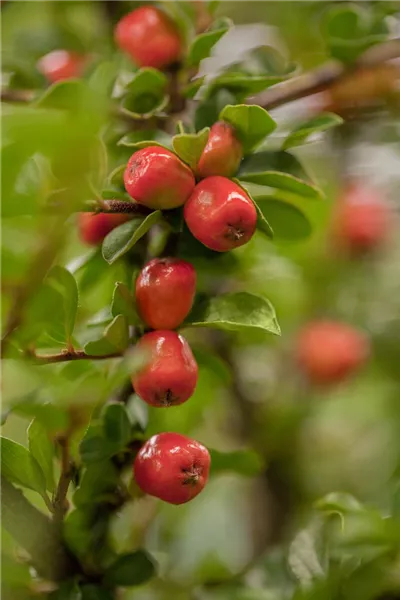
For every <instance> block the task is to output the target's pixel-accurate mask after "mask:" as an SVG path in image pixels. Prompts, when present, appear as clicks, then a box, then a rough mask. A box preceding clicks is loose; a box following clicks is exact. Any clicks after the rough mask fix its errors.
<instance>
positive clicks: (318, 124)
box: [282, 113, 343, 150]
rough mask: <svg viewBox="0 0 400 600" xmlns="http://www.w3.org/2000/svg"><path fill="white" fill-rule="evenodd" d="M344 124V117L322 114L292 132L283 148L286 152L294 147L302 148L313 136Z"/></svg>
mask: <svg viewBox="0 0 400 600" xmlns="http://www.w3.org/2000/svg"><path fill="white" fill-rule="evenodd" d="M342 123H343V119H342V117H339V115H335V114H334V113H322V114H320V115H318V116H317V117H314V118H313V119H310V120H309V121H307V122H306V123H303V124H302V125H300V126H299V127H297V128H296V129H295V130H294V131H292V132H291V133H290V134H289V135H288V137H287V138H286V140H285V141H284V143H283V146H282V147H283V149H284V150H287V149H288V148H293V147H294V146H300V145H301V144H303V143H304V142H305V141H306V140H307V138H309V137H310V136H311V135H314V134H315V133H320V132H322V131H326V130H327V129H331V128H332V127H337V126H338V125H341V124H342Z"/></svg>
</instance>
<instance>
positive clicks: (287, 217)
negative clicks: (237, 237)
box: [253, 195, 312, 241]
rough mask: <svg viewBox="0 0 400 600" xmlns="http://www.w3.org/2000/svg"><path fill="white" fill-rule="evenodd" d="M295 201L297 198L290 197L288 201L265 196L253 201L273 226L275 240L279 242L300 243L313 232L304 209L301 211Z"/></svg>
mask: <svg viewBox="0 0 400 600" xmlns="http://www.w3.org/2000/svg"><path fill="white" fill-rule="evenodd" d="M295 200H296V198H295V197H293V198H292V197H291V196H290V195H288V196H287V198H286V199H285V198H283V197H282V198H275V197H273V196H267V195H265V196H258V197H256V200H253V201H254V204H255V205H256V206H257V209H258V210H259V214H260V213H261V214H262V215H263V217H265V218H266V219H267V221H268V223H269V224H270V225H271V227H272V230H273V232H274V238H275V239H277V240H288V241H298V240H302V239H304V238H306V237H308V236H309V235H310V234H311V232H312V225H311V223H310V220H309V218H308V217H307V215H306V214H305V212H304V207H303V210H301V208H300V207H299V206H298V205H296V202H295ZM298 204H300V202H299V203H298ZM257 226H258V223H257Z"/></svg>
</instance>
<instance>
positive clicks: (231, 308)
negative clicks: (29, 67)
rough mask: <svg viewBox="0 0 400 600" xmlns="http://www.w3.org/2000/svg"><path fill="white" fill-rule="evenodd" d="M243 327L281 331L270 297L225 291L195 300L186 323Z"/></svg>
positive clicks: (231, 329) (229, 327)
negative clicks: (227, 292)
mask: <svg viewBox="0 0 400 600" xmlns="http://www.w3.org/2000/svg"><path fill="white" fill-rule="evenodd" d="M189 325H190V326H192V327H213V328H216V329H226V330H230V331H239V330H241V329H261V330H263V331H268V332H270V333H274V334H275V335H280V328H279V325H278V321H277V319H276V315H275V310H274V308H273V306H272V304H271V303H270V302H269V300H267V299H265V298H262V297H261V296H255V295H253V294H249V293H248V292H237V293H233V294H223V295H221V296H215V297H213V298H205V299H201V300H200V301H199V302H198V303H195V305H194V307H193V310H192V312H191V313H190V315H189V317H188V320H187V322H185V326H189Z"/></svg>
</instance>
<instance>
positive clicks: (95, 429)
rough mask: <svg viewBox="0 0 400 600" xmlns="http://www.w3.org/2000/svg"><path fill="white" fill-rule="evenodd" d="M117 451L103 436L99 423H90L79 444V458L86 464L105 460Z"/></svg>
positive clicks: (114, 445) (117, 448) (113, 444)
mask: <svg viewBox="0 0 400 600" xmlns="http://www.w3.org/2000/svg"><path fill="white" fill-rule="evenodd" d="M118 451H119V446H117V445H116V444H115V443H114V442H110V441H109V440H107V439H106V438H105V437H104V431H103V427H102V425H101V424H97V425H90V427H89V428H88V430H87V431H86V433H85V435H84V437H83V438H82V441H81V443H80V445H79V453H80V455H81V459H82V461H83V462H84V463H88V464H89V463H96V462H101V461H106V460H107V459H109V458H111V457H112V456H113V455H114V454H117V453H118ZM78 502H79V501H78Z"/></svg>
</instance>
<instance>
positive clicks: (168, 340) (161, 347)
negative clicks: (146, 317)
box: [132, 330, 198, 407]
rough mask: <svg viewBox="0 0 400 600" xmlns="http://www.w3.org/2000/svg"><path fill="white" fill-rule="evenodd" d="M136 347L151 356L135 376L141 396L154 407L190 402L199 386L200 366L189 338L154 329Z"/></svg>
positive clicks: (133, 379)
mask: <svg viewBox="0 0 400 600" xmlns="http://www.w3.org/2000/svg"><path fill="white" fill-rule="evenodd" d="M136 348H137V349H138V351H140V350H143V352H144V354H146V353H147V354H149V355H150V356H149V361H148V364H147V366H146V367H145V368H144V369H142V370H141V371H140V372H139V373H138V374H136V375H134V376H133V377H132V384H133V387H134V389H135V391H136V393H137V394H138V396H140V398H142V400H144V401H145V402H147V404H150V405H152V406H160V407H167V406H176V405H178V404H182V403H183V402H186V400H188V399H189V398H190V396H191V395H192V394H193V392H194V390H195V388H196V384H197V377H198V367H197V363H196V360H195V358H194V356H193V354H192V351H191V349H190V346H189V344H188V343H187V341H186V340H185V338H184V337H183V336H181V335H178V334H177V333H176V332H175V331H168V330H161V331H151V332H150V333H146V334H145V335H144V336H143V337H141V338H140V340H139V342H138V343H137V345H136Z"/></svg>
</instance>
